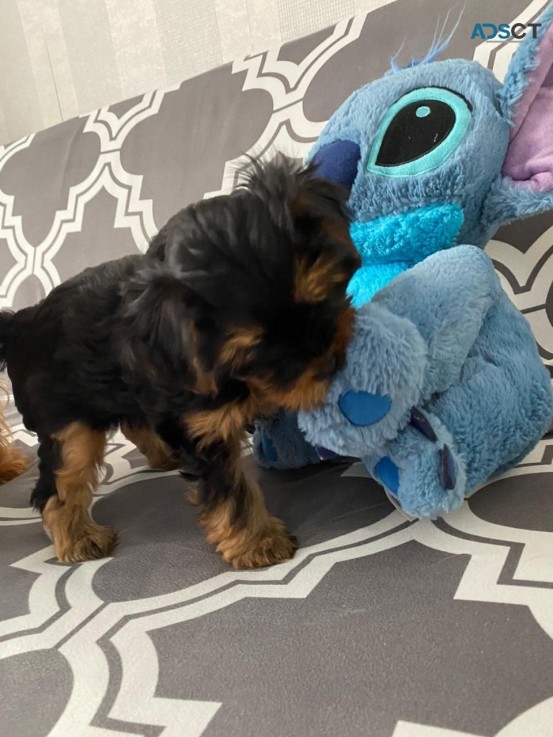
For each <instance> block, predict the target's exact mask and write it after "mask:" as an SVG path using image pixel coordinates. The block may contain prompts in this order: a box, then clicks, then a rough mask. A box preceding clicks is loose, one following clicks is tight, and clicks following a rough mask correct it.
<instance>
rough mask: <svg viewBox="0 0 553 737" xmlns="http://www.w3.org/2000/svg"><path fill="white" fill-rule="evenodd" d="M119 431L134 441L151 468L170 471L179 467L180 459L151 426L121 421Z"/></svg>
mask: <svg viewBox="0 0 553 737" xmlns="http://www.w3.org/2000/svg"><path fill="white" fill-rule="evenodd" d="M121 432H122V433H123V435H124V436H125V437H126V438H127V440H130V441H131V443H134V444H135V445H136V447H137V448H138V450H139V451H140V452H141V453H142V455H145V456H146V458H147V459H148V463H149V465H150V467H151V468H157V469H159V470H161V471H171V470H173V469H175V468H180V466H181V461H180V459H179V458H178V456H177V455H175V454H174V453H173V451H172V449H171V448H170V447H169V446H168V445H167V443H165V442H164V441H163V440H162V439H161V438H160V437H159V435H158V434H157V433H156V432H155V430H153V428H151V427H146V426H142V427H135V426H131V425H127V424H126V423H123V424H122V425H121Z"/></svg>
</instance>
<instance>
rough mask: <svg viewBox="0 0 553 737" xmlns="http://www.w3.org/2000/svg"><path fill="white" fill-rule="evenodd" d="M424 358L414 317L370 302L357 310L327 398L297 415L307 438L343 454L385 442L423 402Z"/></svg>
mask: <svg viewBox="0 0 553 737" xmlns="http://www.w3.org/2000/svg"><path fill="white" fill-rule="evenodd" d="M427 359H428V357H427V345H426V342H425V341H424V339H423V337H422V335H421V334H420V333H419V331H418V330H417V328H416V326H415V325H414V324H413V323H412V322H410V321H409V320H407V319H406V318H402V317H398V316H397V315H394V314H393V313H391V312H390V311H388V310H387V309H385V308H382V307H380V306H378V305H376V304H374V303H372V302H369V303H368V304H366V305H365V306H364V307H363V309H361V310H359V311H358V312H357V314H356V320H355V329H354V333H353V336H352V339H351V341H350V345H349V348H348V353H347V358H346V365H345V366H344V368H343V369H342V370H341V371H340V372H339V373H338V374H337V375H336V377H335V378H334V380H333V382H332V384H331V386H330V389H329V392H328V394H327V397H326V400H325V403H324V404H323V405H322V406H321V407H318V408H316V409H314V410H312V411H311V412H300V413H299V415H298V425H299V427H300V429H301V430H303V431H304V432H305V437H306V439H307V440H308V441H309V442H311V443H313V444H314V445H315V444H320V445H323V446H324V447H325V448H328V449H330V450H332V451H334V452H335V453H338V455H341V456H354V457H362V456H364V455H365V454H366V452H367V449H369V448H370V449H371V450H375V451H376V450H377V449H378V448H383V447H384V446H385V445H386V444H387V443H388V442H389V441H390V440H392V439H393V438H395V437H396V435H397V434H398V432H399V431H400V430H401V429H402V428H403V427H405V426H406V425H407V423H408V422H409V413H410V411H411V407H413V406H414V405H417V404H419V403H420V402H421V390H422V386H423V382H424V377H425V371H426V368H427Z"/></svg>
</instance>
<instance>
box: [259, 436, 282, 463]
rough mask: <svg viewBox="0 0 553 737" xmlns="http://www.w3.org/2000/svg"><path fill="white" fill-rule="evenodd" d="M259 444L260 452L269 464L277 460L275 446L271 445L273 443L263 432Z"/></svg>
mask: <svg viewBox="0 0 553 737" xmlns="http://www.w3.org/2000/svg"><path fill="white" fill-rule="evenodd" d="M259 444H260V446H261V452H262V453H263V456H264V457H265V458H266V459H267V460H268V461H271V463H275V462H276V461H277V460H278V453H277V451H276V448H275V446H274V445H273V441H272V440H271V438H270V437H269V436H268V435H266V434H265V433H264V432H262V433H261V437H260V439H259Z"/></svg>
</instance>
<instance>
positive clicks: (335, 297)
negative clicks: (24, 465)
mask: <svg viewBox="0 0 553 737" xmlns="http://www.w3.org/2000/svg"><path fill="white" fill-rule="evenodd" d="M347 224H348V218H347V213H346V210H345V206H344V197H343V193H342V192H340V191H339V190H338V189H337V188H336V187H334V185H332V184H330V183H328V182H326V181H324V180H321V179H317V178H316V177H315V176H314V175H313V172H312V171H311V170H310V169H308V168H307V169H306V168H302V167H299V166H297V165H294V164H292V163H291V162H290V161H288V160H286V159H284V158H279V159H278V160H277V161H275V162H273V163H271V164H265V165H260V164H257V163H255V164H254V165H253V167H252V169H251V171H250V173H249V178H248V180H247V182H246V183H245V184H244V185H243V186H241V187H239V188H237V189H236V190H235V192H233V193H232V194H231V195H228V196H222V197H217V198H214V199H210V200H205V201H201V202H199V203H197V204H196V205H192V206H190V207H187V208H186V209H184V210H182V211H181V212H179V213H178V214H177V215H175V217H173V218H172V219H171V220H170V221H169V222H168V223H167V225H166V226H165V227H164V228H163V229H162V230H161V231H160V233H159V234H158V235H157V236H156V237H155V238H154V239H153V241H152V243H151V246H150V249H149V252H148V254H146V255H145V256H140V255H137V256H128V257H126V258H122V259H119V260H117V261H112V262H109V263H105V264H102V265H101V266H97V267H94V268H91V269H87V270H85V271H83V272H82V273H81V274H79V275H77V276H75V277H74V278H72V279H70V280H69V281H67V282H65V283H64V284H62V285H60V286H58V287H56V288H55V289H54V290H53V291H52V292H51V293H50V294H49V295H48V297H46V299H44V300H43V301H42V302H40V303H39V304H37V305H35V306H33V307H30V308H27V309H23V310H20V311H19V312H16V313H15V314H14V313H9V312H4V313H1V314H0V368H1V367H5V366H6V365H7V369H8V373H9V376H10V379H11V381H12V385H13V391H14V396H15V401H16V405H17V407H18V409H19V411H20V412H21V414H22V416H23V421H24V423H25V425H26V427H27V428H29V429H30V430H33V431H35V432H37V434H38V437H39V440H40V443H41V448H40V461H41V462H40V480H39V482H38V484H37V487H36V489H35V492H34V493H33V502H34V504H35V506H36V507H37V508H38V509H40V510H42V509H43V508H44V505H45V503H46V501H47V500H48V498H49V496H51V495H52V494H54V493H55V478H54V472H55V470H56V469H57V468H58V467H59V463H60V461H59V448H58V446H57V444H56V442H55V441H54V440H52V436H53V435H55V434H56V433H57V432H59V431H61V430H62V429H63V428H65V427H66V426H67V425H69V424H70V423H72V422H74V421H80V422H83V423H85V424H87V425H88V426H90V427H91V428H92V429H95V430H101V431H104V430H105V431H109V430H111V429H114V428H116V427H117V426H118V425H119V424H121V423H123V422H125V423H128V424H129V425H131V426H143V425H146V426H148V427H152V428H155V430H156V431H157V433H158V434H159V435H160V436H161V437H162V438H163V439H164V440H165V442H166V443H167V444H168V445H169V446H170V447H171V448H173V449H174V450H175V451H176V452H178V453H180V454H181V459H182V462H183V466H184V467H185V468H186V469H187V471H188V472H189V473H191V474H192V475H198V476H203V477H206V482H205V484H204V492H205V494H206V497H214V498H218V497H221V496H224V495H225V494H229V493H232V491H233V490H232V489H230V488H229V485H228V483H226V482H224V481H223V480H222V479H224V478H225V470H224V464H225V461H226V459H227V455H228V453H227V451H226V450H225V449H224V448H222V447H221V444H220V443H214V444H212V446H211V447H209V446H208V447H206V448H204V449H203V450H202V452H199V451H198V439H195V440H192V439H191V438H189V437H188V436H187V433H186V432H185V430H184V429H183V422H182V418H183V416H185V415H187V414H189V413H192V412H196V411H199V410H214V409H217V408H218V407H221V406H223V405H226V404H227V403H228V402H237V403H239V404H240V403H241V402H246V401H247V399H248V397H249V395H250V389H249V384H248V380H249V379H250V378H251V377H262V378H263V379H264V380H265V381H266V382H267V383H268V384H270V386H271V387H273V388H276V389H282V390H285V389H286V387H290V386H292V385H293V383H294V381H295V380H296V379H297V378H298V377H299V376H300V375H301V374H302V372H303V371H304V370H305V369H306V367H307V366H308V365H309V364H310V363H311V362H313V361H314V360H316V359H318V358H320V357H321V356H323V355H324V354H325V352H326V351H328V350H329V346H331V344H332V341H333V339H334V336H335V333H336V326H337V321H338V318H339V316H340V315H341V314H342V313H343V312H344V311H345V310H348V309H349V303H348V300H347V298H346V295H345V287H346V283H347V280H348V279H349V277H350V276H351V275H352V274H353V272H354V270H355V268H356V267H357V265H358V257H357V254H356V252H355V250H354V249H353V247H352V246H351V244H349V243H348V242H346V243H345V244H344V242H343V239H342V240H339V239H336V238H334V236H333V235H331V234H330V235H329V232H332V228H330V229H327V228H326V227H323V226H325V225H331V226H332V227H333V228H338V229H341V232H343V233H345V234H347ZM327 231H329V232H327ZM346 238H347V237H346ZM299 256H301V257H302V258H304V259H307V260H308V261H309V262H310V263H313V264H315V262H317V260H318V259H319V260H320V259H321V258H325V259H326V258H328V259H329V260H331V261H332V262H334V263H335V268H336V270H341V271H343V274H344V280H343V283H340V284H336V285H333V286H331V287H330V288H329V290H328V294H327V295H326V297H325V299H324V300H323V301H320V302H317V303H316V304H309V303H307V302H303V301H301V300H299V301H298V300H297V299H295V297H294V289H295V268H296V265H297V258H298V257H299ZM252 326H257V327H259V329H260V330H261V331H262V337H261V339H260V341H259V343H258V344H257V345H255V346H254V347H253V348H252V349H251V350H250V351H248V352H247V355H245V356H244V358H243V360H241V361H239V362H238V363H237V362H234V363H233V362H230V363H225V362H221V361H220V360H219V356H220V352H221V349H222V346H223V345H224V343H225V340H226V339H227V338H228V335H229V332H232V331H233V330H236V329H247V328H250V327H252ZM336 368H337V364H336V362H334V363H332V362H331V365H330V367H329V368H328V373H331V372H332V370H335V369H336ZM198 370H200V371H202V372H205V373H206V374H209V373H211V374H212V375H213V377H214V381H215V385H216V388H215V390H214V391H210V392H208V391H202V390H198V387H197V373H198ZM275 409H276V407H275ZM234 491H236V490H234ZM237 493H238V496H239V492H237ZM204 501H206V502H207V501H208V499H207V498H206V499H205V500H204ZM209 501H211V502H213V498H210V499H209ZM239 507H240V499H237V508H239Z"/></svg>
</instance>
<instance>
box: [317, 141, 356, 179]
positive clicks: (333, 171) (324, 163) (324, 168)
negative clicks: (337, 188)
mask: <svg viewBox="0 0 553 737" xmlns="http://www.w3.org/2000/svg"><path fill="white" fill-rule="evenodd" d="M360 158H361V150H360V148H359V146H358V144H357V143H354V142H353V141H333V142H332V143H328V144H327V145H326V146H322V147H321V148H320V149H319V150H318V151H317V153H316V154H315V158H314V162H315V166H316V167H317V174H318V175H319V176H321V177H324V178H325V179H329V180H330V181H331V182H335V183H336V184H341V185H342V186H343V187H346V188H347V189H348V190H351V188H352V187H353V182H354V181H355V177H356V176H357V166H358V164H359V160H360Z"/></svg>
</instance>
